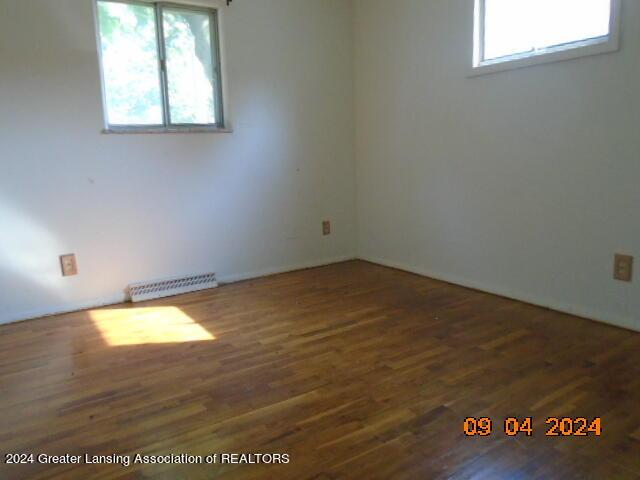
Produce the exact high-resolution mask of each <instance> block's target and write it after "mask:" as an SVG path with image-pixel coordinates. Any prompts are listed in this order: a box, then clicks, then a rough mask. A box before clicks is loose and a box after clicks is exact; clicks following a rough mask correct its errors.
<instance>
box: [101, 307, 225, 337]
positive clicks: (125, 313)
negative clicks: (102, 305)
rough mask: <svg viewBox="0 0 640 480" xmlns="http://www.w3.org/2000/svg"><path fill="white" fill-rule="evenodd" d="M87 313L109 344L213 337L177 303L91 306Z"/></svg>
mask: <svg viewBox="0 0 640 480" xmlns="http://www.w3.org/2000/svg"><path fill="white" fill-rule="evenodd" d="M89 315H90V316H91V320H92V321H93V323H94V324H95V326H96V328H97V329H98V330H99V331H100V334H101V335H102V338H103V339H104V341H105V342H106V343H107V344H108V345H109V346H112V347H119V346H126V345H148V344H165V343H185V342H203V341H211V340H215V339H216V337H215V336H214V335H212V334H211V333H210V332H208V331H207V330H206V329H205V328H204V327H202V326H201V325H199V324H198V323H197V322H195V321H194V320H193V319H192V318H191V317H189V315H187V314H186V313H184V312H183V311H182V310H180V309H179V308H177V307H153V308H126V309H105V310H92V311H91V312H89Z"/></svg>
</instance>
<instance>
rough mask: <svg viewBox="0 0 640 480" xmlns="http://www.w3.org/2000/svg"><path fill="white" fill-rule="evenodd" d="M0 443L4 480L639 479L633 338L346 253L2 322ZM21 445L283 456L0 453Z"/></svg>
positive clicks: (637, 352)
mask: <svg viewBox="0 0 640 480" xmlns="http://www.w3.org/2000/svg"><path fill="white" fill-rule="evenodd" d="M150 325H153V326H154V328H153V329H151V328H150ZM509 416H513V417H517V418H520V419H524V418H525V417H532V418H533V423H534V425H533V427H534V434H533V436H532V437H527V436H525V435H524V434H520V435H519V436H516V437H509V436H507V435H505V434H504V432H503V426H502V425H503V421H504V419H505V418H506V417H509ZM467 417H477V418H479V417H491V418H492V419H493V421H494V426H493V434H492V435H491V436H487V437H466V436H465V435H464V434H463V431H462V426H463V421H464V419H465V418H467ZM547 417H587V418H589V419H593V418H595V417H601V418H602V435H601V436H599V437H597V436H593V435H590V436H586V437H564V436H558V437H547V436H546V435H545V432H546V430H547V425H545V420H546V419H547ZM0 452H1V453H2V456H3V458H2V463H0V478H2V479H22V478H29V479H45V478H63V479H73V478H83V479H88V478H96V479H114V478H118V479H134V478H159V479H171V480H176V479H187V478H188V479H211V478H220V479H234V480H235V479H262V478H268V479H271V478H273V479H307V478H308V479H318V480H320V479H323V480H326V479H342V478H354V479H377V478H380V479H390V478H394V479H395V478H401V479H405V478H406V479H438V478H449V479H471V478H473V479H521V478H522V479H524V478H526V479H530V478H532V479H535V478H541V479H542V478H544V479H556V478H557V479H574V478H575V479H589V478H594V479H632V478H640V335H639V334H635V333H632V332H629V331H625V330H620V329H616V328H613V327H609V326H605V325H601V324H598V323H594V322H591V321H587V320H583V319H579V318H575V317H571V316H569V315H564V314H559V313H555V312H552V311H548V310H545V309H541V308H537V307H533V306H530V305H526V304H522V303H518V302H514V301H510V300H506V299H504V298H499V297H495V296H492V295H488V294H483V293H480V292H476V291H472V290H467V289H464V288H461V287H456V286H452V285H449V284H445V283H442V282H438V281H434V280H430V279H426V278H422V277H419V276H415V275H412V274H408V273H404V272H400V271H396V270H392V269H388V268H383V267H379V266H375V265H371V264H368V263H365V262H348V263H343V264H339V265H333V266H329V267H323V268H318V269H313V270H306V271H301V272H295V273H290V274H284V275H278V276H274V277H270V278H265V279H259V280H254V281H248V282H244V283H239V284H234V285H228V286H225V287H222V288H220V289H217V290H213V291H208V292H200V293H196V294H190V295H185V296H182V297H176V298H170V299H164V300H161V301H156V302H150V303H148V304H138V305H135V306H133V305H122V306H118V307H112V308H108V309H101V310H96V311H92V312H80V313H74V314H68V315H61V316H57V317H50V318H45V319H40V320H35V321H29V322H23V323H18V324H13V325H6V326H2V327H0ZM30 452H33V453H36V454H38V453H45V454H49V455H62V454H79V455H84V454H85V453H86V454H90V455H110V454H114V453H117V454H131V455H133V454H135V453H141V454H145V455H166V454H190V455H203V456H204V455H208V454H213V453H218V454H221V453H280V454H288V455H289V456H290V457H289V458H290V462H289V463H288V464H280V465H277V464H276V465H246V464H243V465H238V464H215V465H190V466H187V465H143V464H134V465H131V466H129V467H128V468H124V467H121V466H119V465H95V464H94V465H86V464H85V465H68V464H62V465H43V464H38V463H33V464H26V465H18V466H16V465H7V464H5V463H4V462H5V458H4V455H5V454H7V453H30Z"/></svg>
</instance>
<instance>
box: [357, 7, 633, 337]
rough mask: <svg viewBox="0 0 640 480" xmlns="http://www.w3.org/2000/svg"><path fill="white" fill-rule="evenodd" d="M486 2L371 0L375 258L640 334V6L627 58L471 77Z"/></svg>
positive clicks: (365, 145)
mask: <svg viewBox="0 0 640 480" xmlns="http://www.w3.org/2000/svg"><path fill="white" fill-rule="evenodd" d="M471 4H472V2H471V0H393V1H389V0H356V13H355V17H356V20H355V22H356V27H355V29H356V32H355V44H356V53H355V58H356V70H355V71H356V80H355V92H356V131H357V134H356V138H357V140H356V158H357V195H358V199H357V207H358V208H357V212H358V223H359V227H358V238H359V254H360V255H361V256H364V257H366V258H369V259H374V260H376V261H381V262H383V263H388V264H393V265H396V266H401V267H403V268H406V269H409V270H414V271H417V272H421V273H425V274H428V275H430V276H434V277H439V278H443V279H447V280H452V281H454V282H456V283H461V284H465V285H470V286H474V287H478V288H480V289H483V290H488V291H493V292H498V293H501V294H505V295H507V296H512V297H517V298H521V299H524V300H528V301H530V302H534V303H538V304H542V305H546V306H552V307H554V308H557V309H561V310H565V311H570V312H576V313H579V314H582V315H585V316H588V317H592V318H595V319H599V320H604V321H608V322H611V323H615V324H619V325H624V326H627V327H631V328H635V329H640V276H637V277H636V280H635V283H633V284H624V283H619V282H614V281H613V280H612V273H613V254H614V253H615V252H622V253H631V254H635V255H636V257H640V22H639V21H638V20H639V19H640V2H638V1H636V0H626V1H624V10H623V32H622V35H623V37H622V42H623V46H622V50H621V51H620V52H619V53H614V54H608V55H600V56H597V57H590V58H582V59H579V60H573V61H569V62H564V63H557V64H549V65H543V66H537V67H533V68H528V69H523V70H518V71H510V72H506V73H499V74H495V75H491V76H483V77H479V78H466V76H465V73H466V68H467V65H468V63H470V55H471V48H472V46H471V27H472V17H471V15H472V9H471ZM638 266H639V267H640V265H638ZM638 273H640V272H638Z"/></svg>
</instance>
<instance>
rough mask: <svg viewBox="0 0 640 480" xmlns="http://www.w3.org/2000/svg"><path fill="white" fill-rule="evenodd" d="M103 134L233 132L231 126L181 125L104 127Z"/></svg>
mask: <svg viewBox="0 0 640 480" xmlns="http://www.w3.org/2000/svg"><path fill="white" fill-rule="evenodd" d="M102 133H103V134H105V135H141V134H147V135H148V134H156V135H157V134H163V133H233V128H219V127H181V128H164V127H163V128H105V129H104V130H102Z"/></svg>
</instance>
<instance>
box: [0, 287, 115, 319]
mask: <svg viewBox="0 0 640 480" xmlns="http://www.w3.org/2000/svg"><path fill="white" fill-rule="evenodd" d="M126 300H127V298H126V295H125V294H124V293H119V294H114V295H111V296H107V297H103V298H100V299H94V300H89V301H86V302H77V303H70V304H67V305H58V306H55V307H50V308H42V309H36V310H29V311H26V312H22V313H18V314H14V315H7V316H6V317H0V325H6V324H9V323H17V322H24V321H27V320H34V319H36V318H42V317H51V316H53V315H62V314H64V313H73V312H81V311H83V310H89V309H91V308H99V307H106V306H109V305H117V304H120V303H124V302H125V301H126Z"/></svg>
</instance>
